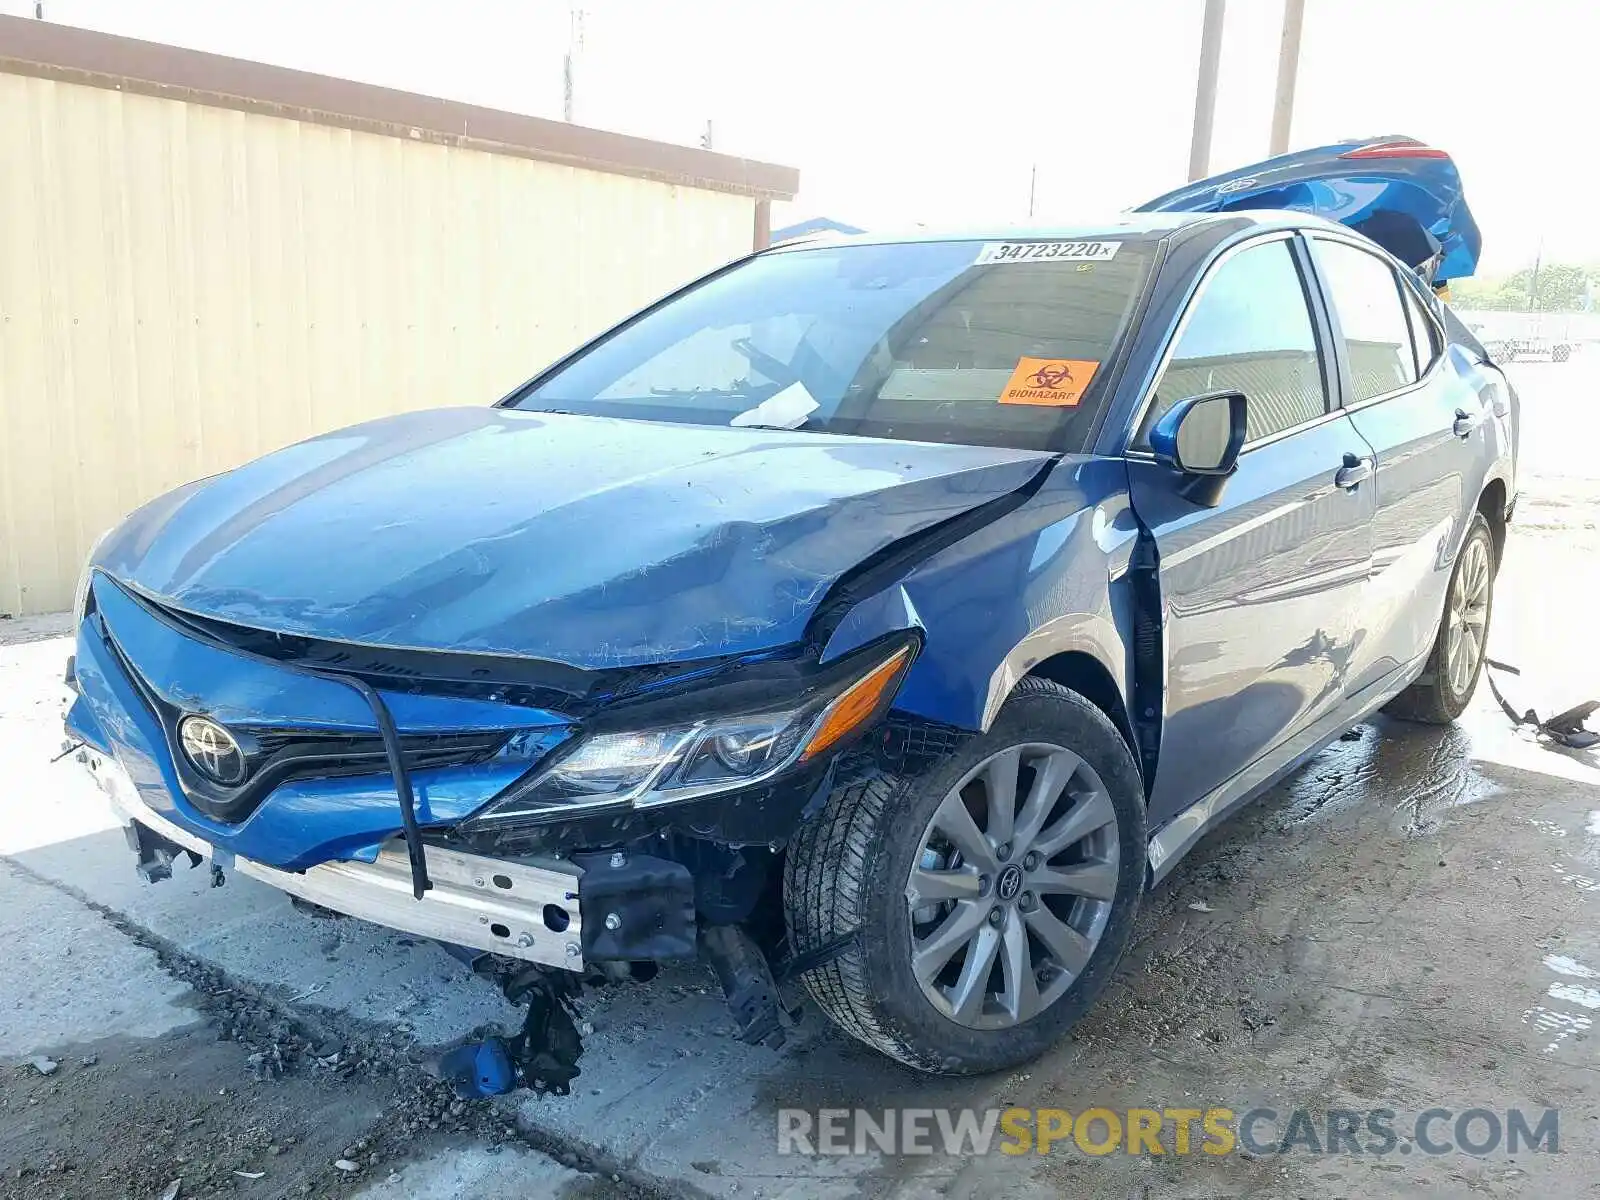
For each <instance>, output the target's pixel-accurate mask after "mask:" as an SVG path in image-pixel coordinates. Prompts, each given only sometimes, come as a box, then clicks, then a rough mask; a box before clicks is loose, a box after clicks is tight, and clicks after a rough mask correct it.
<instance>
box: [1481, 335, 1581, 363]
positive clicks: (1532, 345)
mask: <svg viewBox="0 0 1600 1200" xmlns="http://www.w3.org/2000/svg"><path fill="white" fill-rule="evenodd" d="M1486 348H1487V349H1488V350H1489V352H1490V353H1491V354H1493V355H1494V356H1495V358H1496V359H1497V360H1498V361H1500V362H1516V361H1517V360H1518V359H1535V358H1548V359H1549V360H1550V361H1551V362H1558V363H1559V362H1566V361H1567V360H1568V359H1569V358H1571V357H1572V356H1573V355H1574V354H1576V353H1577V351H1578V343H1576V342H1562V341H1556V340H1555V339H1553V338H1547V337H1537V336H1535V337H1523V338H1507V339H1506V340H1505V341H1503V342H1501V343H1499V349H1498V350H1496V348H1495V343H1493V342H1490V343H1487V344H1486Z"/></svg>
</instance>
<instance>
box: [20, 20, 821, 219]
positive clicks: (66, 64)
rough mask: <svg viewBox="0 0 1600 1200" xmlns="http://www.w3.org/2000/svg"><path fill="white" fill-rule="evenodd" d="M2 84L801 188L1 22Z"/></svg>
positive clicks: (635, 141) (559, 130) (756, 187)
mask: <svg viewBox="0 0 1600 1200" xmlns="http://www.w3.org/2000/svg"><path fill="white" fill-rule="evenodd" d="M0 74H11V75H28V76H34V77H36V78H43V79H55V80H60V81H63V82H67V83H77V84H83V85H85V86H88V87H99V88H107V89H111V90H115V91H123V92H132V93H135V94H138V95H146V96H159V97H164V98H168V99H174V100H183V101H186V102H188V103H191V104H203V105H209V106H212V107H216V108H229V109H235V110H239V111H243V112H254V113H264V114H267V115H269V116H275V117H283V118H286V119H288V120H291V121H307V122H310V123H313V124H318V125H332V126H335V127H338V128H345V129H360V130H364V131H367V132H371V133H379V134H385V135H388V136H391V137H400V138H405V139H407V140H410V141H431V142H437V143H440V144H444V145H451V146H462V147H467V148H470V149H475V150H483V151H486V152H488V153H492V154H510V155H516V156H519V157H522V158H533V159H539V160H541V161H544V162H553V163H561V164H563V165H566V166H573V167H579V168H582V169H585V170H590V171H602V172H606V173H609V174H615V175H630V176H634V177H636V178H642V179H653V180H657V181H659V182H663V183H671V184H679V185H683V186H686V187H696V188H705V189H708V190H711V191H721V192H732V193H735V194H738V195H742V196H751V197H754V198H756V199H762V200H790V199H793V198H794V195H795V193H796V192H797V191H798V190H799V188H800V173H799V172H798V171H797V170H795V169H794V168H793V167H782V166H777V165H774V164H772V163H765V162H757V161H755V160H753V159H747V158H735V157H733V156H732V155H727V154H717V153H714V152H712V151H710V150H701V149H698V148H693V147H689V146H675V145H672V144H670V143H667V142H656V141H651V140H649V139H646V138H636V137H629V136H627V135H625V134H620V133H611V132H609V131H607V130H602V129H589V128H586V127H584V126H582V125H570V124H567V123H566V122H563V121H548V120H545V119H544V118H542V117H530V116H526V115H524V114H521V113H512V112H505V111H502V110H500V109H494V108H482V107H479V106H478V105H475V104H461V103H458V102H456V101H454V100H443V99H440V98H438V97H436V96H423V95H419V94H417V93H414V92H402V91H396V90H395V89H393V88H385V87H376V86H374V85H372V84H367V83H357V82H355V81H354V80H350V79H338V78H334V77H333V76H330V75H317V74H313V73H312V72H309V71H295V70H290V69H289V68H287V67H275V66H270V65H268V64H267V63H259V62H252V61H250V60H249V59H243V58H229V57H227V56H225V55H221V54H207V53H204V52H202V51H199V50H189V49H185V48H183V47H180V46H168V45H163V44H161V43H159V42H146V41H140V40H138V39H136V38H125V37H117V36H114V35H112V34H108V33H97V32H95V31H92V30H88V29H77V28H75V27H73V26H70V25H56V24H53V23H52V22H49V21H36V20H31V19H29V18H26V17H10V16H0Z"/></svg>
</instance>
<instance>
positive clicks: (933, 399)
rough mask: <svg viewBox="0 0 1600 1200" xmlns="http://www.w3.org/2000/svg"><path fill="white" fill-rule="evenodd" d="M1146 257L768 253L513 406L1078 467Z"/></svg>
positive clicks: (1103, 242) (1062, 247)
mask: <svg viewBox="0 0 1600 1200" xmlns="http://www.w3.org/2000/svg"><path fill="white" fill-rule="evenodd" d="M1156 245H1157V243H1156V241H1155V240H1154V239H1121V240H1118V239H1111V238H1105V239H1099V240H1083V239H1079V240H1075V241H1063V242H1023V243H995V242H989V243H985V242H978V241H961V242H908V243H901V244H890V245H871V244H847V245H833V246H817V247H797V248H795V249H792V250H779V251H775V252H771V253H768V254H763V255H759V256H757V257H755V258H753V259H750V260H748V261H746V262H744V263H741V264H739V265H738V266H735V267H733V268H732V269H730V270H728V271H726V272H723V273H722V274H720V275H717V276H714V277H712V278H710V279H707V280H705V281H703V282H702V283H700V284H698V285H696V286H694V287H693V288H691V289H690V290H688V291H686V292H684V293H683V294H681V295H679V296H677V297H675V298H674V299H672V300H670V301H668V302H667V303H666V304H664V305H662V306H661V307H659V308H657V309H656V310H654V311H653V312H650V313H647V314H646V315H644V316H642V317H640V318H639V319H637V320H636V321H634V322H632V323H631V324H629V325H627V326H626V327H624V328H623V329H620V330H618V331H617V332H616V333H614V334H612V335H611V336H609V337H606V338H605V339H603V340H601V341H599V342H597V343H596V344H595V345H593V346H592V347H590V348H589V349H588V350H586V351H584V352H583V353H581V354H580V355H579V356H578V357H577V358H575V359H574V360H573V361H572V362H570V363H568V364H567V365H566V366H565V367H563V368H561V369H560V370H558V371H556V372H555V373H554V374H552V375H550V376H549V377H548V378H546V379H544V380H542V381H541V382H540V384H539V385H538V386H537V387H535V388H533V389H531V390H529V391H527V392H525V393H523V394H522V395H520V396H517V397H515V398H514V399H513V400H512V401H511V403H512V405H513V407H516V408H522V409H532V410H542V411H564V412H576V413H584V414H591V415H598V416H613V417H632V418H637V419H641V420H653V421H674V422H683V423H691V424H710V425H730V424H731V425H744V426H758V427H765V426H771V427H780V428H802V429H808V430H823V431H827V432H831V433H844V434H855V435H859V436H865V437H885V438H905V439H909V440H912V441H931V442H962V443H968V444H973V445H992V446H1014V447H1018V448H1022V449H1039V450H1046V449H1047V450H1066V451H1080V450H1083V449H1085V448H1086V446H1087V444H1088V441H1089V436H1090V433H1091V432H1092V430H1093V427H1094V423H1095V419H1096V417H1097V415H1098V411H1099V407H1100V402H1101V397H1102V395H1103V393H1104V390H1105V387H1104V385H1105V379H1106V375H1107V374H1108V372H1109V368H1110V361H1111V359H1112V357H1113V354H1114V352H1115V349H1116V346H1117V343H1118V341H1119V339H1120V338H1121V336H1122V333H1123V330H1124V329H1125V327H1126V326H1127V324H1128V321H1129V318H1130V314H1131V313H1132V311H1133V309H1134V307H1135V305H1136V302H1137V301H1138V298H1139V296H1140V294H1141V292H1142V290H1143V287H1144V283H1145V280H1146V277H1147V276H1148V274H1149V269H1150V263H1151V261H1152V259H1153V257H1154V253H1155V249H1156Z"/></svg>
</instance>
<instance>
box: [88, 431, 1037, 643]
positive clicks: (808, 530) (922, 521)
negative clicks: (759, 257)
mask: <svg viewBox="0 0 1600 1200" xmlns="http://www.w3.org/2000/svg"><path fill="white" fill-rule="evenodd" d="M1050 457H1051V456H1049V455H1047V454H1041V453H1036V452H1029V451H1019V450H1003V449H988V448H983V447H974V446H953V445H930V444H924V443H911V442H896V441H888V440H879V439H868V438H850V437H837V436H832V435H827V434H816V433H789V432H774V431H769V430H755V429H724V428H715V427H706V426H696V425H673V424H658V423H652V422H643V421H623V420H612V419H608V418H597V417H576V416H559V415H552V414H546V413H535V412H517V411H513V410H507V409H478V408H451V409H438V410H434V411H430V412H420V413H410V414H407V415H404V416H398V417H391V418H387V419H385V420H380V421H374V422H371V423H369V424H365V425H358V426H355V427H353V428H350V429H345V430H341V431H339V432H337V433H331V434H327V435H325V436H323V437H318V438H313V439H312V440H310V441H307V442H302V443H299V444H298V445H294V446H290V447H288V448H287V449H284V450H280V451H278V452H277V453H274V454H270V455H268V456H267V457H265V458H262V459H259V460H257V461H256V462H253V463H250V464H248V465H247V466H244V467H241V468H239V469H238V470H236V471H232V472H229V473H228V474H225V475H219V476H215V477H213V478H211V479H205V480H201V481H200V482H198V483H194V484H190V485H188V486H187V487H184V488H180V489H179V490H178V491H176V492H173V493H170V494H169V495H167V496H165V497H162V498H161V499H159V500H156V501H154V502H153V503H151V504H149V505H147V506H146V507H145V508H143V509H141V510H140V511H139V512H137V513H135V514H134V515H133V516H132V517H131V518H129V520H128V521H127V523H126V524H124V525H123V526H122V527H121V528H120V529H119V530H118V531H117V532H116V533H115V534H113V535H112V537H110V538H108V539H107V541H106V543H105V544H104V546H103V547H102V549H101V550H100V552H99V554H98V555H97V556H96V563H97V565H98V566H100V567H101V569H103V570H105V571H106V572H108V573H109V574H111V575H112V576H113V577H115V578H118V579H120V580H123V581H124V582H126V583H128V584H130V585H132V586H133V587H134V588H135V589H137V590H139V591H141V592H144V593H145V594H147V595H149V596H151V597H153V598H155V599H157V600H160V601H162V602H164V603H167V604H170V605H172V606H173V607H175V608H179V609H183V610H186V611H188V612H190V613H194V614H196V615H199V616H206V617H214V618H217V619H220V620H224V621H232V622H236V623H238V624H241V625H248V626H254V627H257V628H263V629H271V630H277V631H281V632H285V633H293V634H300V635H304V636H307V637H314V638H323V639H328V640H332V641H343V642H357V643H363V644H367V645H376V646H390V647H403V648H407V649H424V650H426V649H437V650H459V651H468V652H476V653H488V654H512V655H520V656H526V657H532V658H538V659H544V660H549V661H554V662H561V663H566V664H569V665H571V666H576V667H582V668H589V669H596V668H602V667H626V666H637V665H643V664H646V663H652V662H662V661H667V660H673V659H683V658H700V657H710V656H717V655H728V654H742V653H750V652H754V651H758V650H763V649H769V648H773V647H777V646H781V645H786V644H790V643H793V642H796V641H798V640H799V639H800V638H801V637H802V635H803V633H804V630H805V626H806V622H807V620H808V618H809V617H810V615H811V613H812V612H813V611H814V609H815V608H816V605H817V603H818V602H819V601H820V600H821V599H822V597H823V595H824V593H825V592H826V591H827V589H828V587H829V585H830V584H832V583H833V582H834V581H835V580H836V579H838V578H839V576H840V575H842V574H844V573H845V572H847V571H849V570H850V569H851V568H852V567H854V566H856V565H857V564H859V563H860V562H861V561H862V560H863V559H865V558H867V557H868V556H870V555H872V554H873V553H874V552H875V551H878V550H881V549H882V548H884V547H885V546H887V545H889V544H890V543H892V542H894V541H897V540H898V539H900V538H903V537H905V536H907V535H909V534H913V533H916V532H917V531H919V530H921V529H925V528H927V527H928V526H930V525H932V524H935V523H937V522H939V521H942V520H945V519H947V518H950V517H953V516H956V515H957V514H959V513H962V512H965V511H967V510H968V509H971V508H974V507H976V506H977V505H980V504H983V503H984V502H986V501H989V500H993V499H996V498H997V497H1000V496H1003V495H1005V494H1006V493H1008V492H1011V491H1014V490H1015V489H1017V488H1019V487H1021V486H1022V485H1023V484H1024V483H1026V482H1027V481H1028V480H1029V479H1030V478H1032V477H1033V476H1034V475H1035V474H1036V473H1037V472H1038V470H1039V469H1040V467H1041V466H1042V465H1043V464H1044V463H1045V462H1046V461H1048V459H1049V458H1050Z"/></svg>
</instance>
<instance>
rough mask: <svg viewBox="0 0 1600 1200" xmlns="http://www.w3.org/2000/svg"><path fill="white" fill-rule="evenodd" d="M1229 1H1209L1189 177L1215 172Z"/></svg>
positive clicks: (1197, 88)
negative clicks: (1214, 127)
mask: <svg viewBox="0 0 1600 1200" xmlns="http://www.w3.org/2000/svg"><path fill="white" fill-rule="evenodd" d="M1226 8H1227V0H1206V16H1205V24H1204V25H1203V26H1201V29H1200V78H1199V82H1198V83H1197V84H1196V85H1195V91H1194V135H1193V137H1192V138H1191V139H1190V142H1189V179H1190V180H1191V181H1193V180H1196V179H1201V178H1204V177H1205V176H1206V175H1209V174H1210V173H1211V123H1212V119H1213V118H1214V117H1215V116H1216V114H1217V68H1218V66H1219V65H1220V64H1221V62H1222V16H1223V12H1224V10H1225V9H1226Z"/></svg>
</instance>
